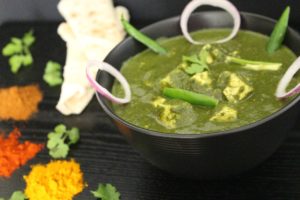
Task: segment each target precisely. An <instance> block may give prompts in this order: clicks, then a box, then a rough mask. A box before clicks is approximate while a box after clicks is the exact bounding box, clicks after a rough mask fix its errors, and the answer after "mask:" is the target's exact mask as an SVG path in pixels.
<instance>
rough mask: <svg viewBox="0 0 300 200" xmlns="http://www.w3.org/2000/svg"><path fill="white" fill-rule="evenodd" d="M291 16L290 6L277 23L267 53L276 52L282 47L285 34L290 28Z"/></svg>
mask: <svg viewBox="0 0 300 200" xmlns="http://www.w3.org/2000/svg"><path fill="white" fill-rule="evenodd" d="M289 16H290V7H289V6H288V7H286V9H285V10H284V11H283V13H282V15H281V17H280V18H279V20H278V22H277V23H276V25H275V27H274V30H273V32H272V34H271V36H270V39H269V41H268V44H267V51H268V52H269V53H273V52H275V51H276V50H277V49H278V48H279V47H280V46H281V44H282V42H283V40H284V36H285V33H286V31H287V28H288V23H289Z"/></svg>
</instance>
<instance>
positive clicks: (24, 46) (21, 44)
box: [2, 30, 35, 74]
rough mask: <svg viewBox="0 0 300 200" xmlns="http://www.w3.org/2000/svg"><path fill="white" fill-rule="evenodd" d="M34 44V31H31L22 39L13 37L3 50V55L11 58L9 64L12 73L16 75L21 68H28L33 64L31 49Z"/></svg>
mask: <svg viewBox="0 0 300 200" xmlns="http://www.w3.org/2000/svg"><path fill="white" fill-rule="evenodd" d="M34 42H35V37H34V35H33V31H32V30H30V31H29V32H27V33H25V34H24V35H23V37H22V38H17V37H12V38H11V41H10V42H9V43H8V44H7V45H5V47H4V48H3V49H2V55H3V56H6V57H10V58H9V60H8V62H9V65H10V70H11V72H12V73H14V74H16V73H17V72H18V71H19V69H20V68H21V66H25V67H27V66H29V65H31V64H32V63H33V58H32V55H31V52H30V47H31V46H32V44H33V43H34Z"/></svg>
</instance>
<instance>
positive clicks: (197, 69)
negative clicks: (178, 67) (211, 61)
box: [185, 64, 204, 75]
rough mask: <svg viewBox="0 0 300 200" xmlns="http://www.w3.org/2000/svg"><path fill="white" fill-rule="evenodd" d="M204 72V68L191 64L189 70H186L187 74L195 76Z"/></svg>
mask: <svg viewBox="0 0 300 200" xmlns="http://www.w3.org/2000/svg"><path fill="white" fill-rule="evenodd" d="M203 71H204V66H203V65H199V64H191V65H190V66H189V67H188V68H186V69H185V72H186V73H188V74H190V75H193V74H196V73H200V72H203Z"/></svg>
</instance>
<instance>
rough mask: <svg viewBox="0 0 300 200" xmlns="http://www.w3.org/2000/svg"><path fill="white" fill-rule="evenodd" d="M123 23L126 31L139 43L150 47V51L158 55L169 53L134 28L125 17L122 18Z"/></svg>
mask: <svg viewBox="0 0 300 200" xmlns="http://www.w3.org/2000/svg"><path fill="white" fill-rule="evenodd" d="M121 22H122V24H123V27H124V29H125V30H126V32H127V33H128V34H129V35H130V36H132V37H133V38H135V39H136V40H137V41H139V42H141V43H142V44H144V45H146V46H147V47H149V49H151V50H153V51H154V52H156V53H159V54H165V53H167V51H166V49H164V48H163V47H161V46H160V45H159V44H158V43H157V42H156V41H155V40H152V39H151V38H149V37H148V36H146V35H145V34H143V33H142V32H140V31H139V30H137V29H136V28H135V27H134V26H132V25H131V24H130V23H129V22H128V21H126V20H125V19H124V18H123V17H122V18H121Z"/></svg>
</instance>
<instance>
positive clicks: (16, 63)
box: [8, 55, 23, 74]
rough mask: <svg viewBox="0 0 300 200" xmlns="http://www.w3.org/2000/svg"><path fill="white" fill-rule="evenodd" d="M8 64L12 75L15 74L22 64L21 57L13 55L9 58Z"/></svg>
mask: <svg viewBox="0 0 300 200" xmlns="http://www.w3.org/2000/svg"><path fill="white" fill-rule="evenodd" d="M8 62H9V64H10V70H11V71H12V73H14V74H16V73H17V72H18V71H19V69H20V67H21V65H22V63H23V56H22V55H13V56H11V57H10V58H9V60H8Z"/></svg>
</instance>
